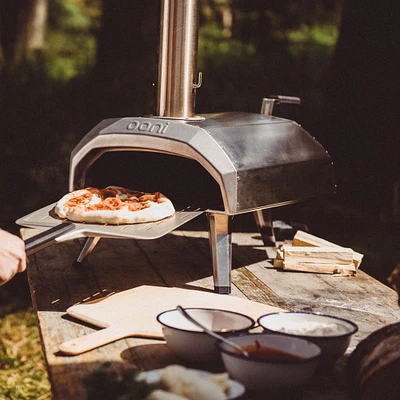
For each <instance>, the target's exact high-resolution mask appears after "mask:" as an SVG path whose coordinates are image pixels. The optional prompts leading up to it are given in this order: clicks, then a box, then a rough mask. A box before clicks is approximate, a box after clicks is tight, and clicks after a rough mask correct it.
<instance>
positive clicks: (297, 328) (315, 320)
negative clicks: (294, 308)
mask: <svg viewBox="0 0 400 400" xmlns="http://www.w3.org/2000/svg"><path fill="white" fill-rule="evenodd" d="M257 322H258V323H259V325H260V326H261V327H262V328H263V329H264V331H265V332H270V333H279V334H282V335H285V336H286V337H297V338H301V339H306V340H309V341H311V342H313V343H315V344H317V345H318V346H319V347H320V348H321V352H322V355H321V366H322V367H329V366H332V364H333V363H335V361H336V360H337V359H338V358H339V357H340V356H341V355H342V354H344V352H345V351H346V349H347V347H348V346H349V343H350V339H351V336H352V335H353V334H354V333H356V332H357V331H358V326H357V325H356V324H355V323H354V322H351V321H348V320H345V319H343V318H338V317H335V316H332V315H326V314H320V313H312V312H280V313H273V314H267V315H263V316H262V317H260V318H259V319H258V320H257Z"/></svg>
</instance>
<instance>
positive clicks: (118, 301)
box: [59, 285, 283, 354]
mask: <svg viewBox="0 0 400 400" xmlns="http://www.w3.org/2000/svg"><path fill="white" fill-rule="evenodd" d="M178 305H181V306H182V307H201V308H213V309H221V310H228V311H233V312H237V313H242V314H245V315H248V316H249V317H251V318H253V320H254V321H257V318H259V317H260V316H262V315H264V314H269V313H272V312H279V311H283V310H282V309H279V308H277V307H272V306H269V305H266V304H262V303H257V302H254V301H250V300H247V299H240V298H237V297H231V296H222V295H218V294H215V293H207V292H203V291H199V290H190V289H181V288H167V287H160V286H149V285H143V286H140V287H137V288H134V289H130V290H126V291H123V292H120V293H116V294H113V295H111V296H109V297H106V298H104V299H101V300H98V301H91V302H85V303H82V304H77V305H74V306H72V307H70V308H68V309H67V313H68V315H70V316H72V317H74V318H77V319H79V320H81V321H83V322H87V323H90V324H92V325H95V326H98V327H101V328H105V329H102V330H99V331H96V332H93V333H92V334H89V335H86V336H80V337H78V338H76V339H72V340H70V341H68V342H65V343H62V344H61V345H60V347H59V348H60V350H61V351H62V352H64V353H66V354H80V353H83V352H85V351H88V350H92V349H94V348H96V347H99V346H102V345H104V344H107V343H110V342H113V341H115V340H118V339H122V338H125V337H127V336H139V337H146V338H153V339H162V338H163V333H162V327H161V325H160V323H159V322H158V321H157V319H156V318H157V315H158V314H160V313H161V312H163V311H166V310H170V309H174V308H176V307H177V306H178Z"/></svg>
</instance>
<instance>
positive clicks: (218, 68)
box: [0, 0, 400, 399]
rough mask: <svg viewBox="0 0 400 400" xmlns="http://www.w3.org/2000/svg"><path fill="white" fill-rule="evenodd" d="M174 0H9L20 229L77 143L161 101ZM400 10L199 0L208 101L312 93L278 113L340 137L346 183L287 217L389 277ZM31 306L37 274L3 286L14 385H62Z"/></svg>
mask: <svg viewBox="0 0 400 400" xmlns="http://www.w3.org/2000/svg"><path fill="white" fill-rule="evenodd" d="M159 3H160V1H159V0H136V1H134V0H51V1H48V0H19V1H14V0H1V2H0V150H1V152H0V187H1V188H2V190H0V204H1V207H0V226H1V227H2V228H4V229H8V230H10V231H12V232H14V233H18V227H17V226H16V225H15V222H14V221H15V220H16V219H17V218H19V217H20V216H23V215H25V214H27V213H29V212H32V211H34V210H36V209H38V208H41V207H43V206H45V205H48V204H50V203H52V202H54V201H56V200H58V199H59V198H60V197H61V196H62V195H63V194H64V193H65V192H66V191H67V190H68V170H69V157H70V154H71V151H72V149H73V148H74V146H75V145H76V144H77V143H78V142H79V140H80V139H81V138H82V137H83V136H84V135H85V134H86V133H87V132H88V131H89V130H90V129H91V128H92V127H93V126H95V125H96V124H97V123H99V122H100V121H102V120H103V119H105V118H109V117H130V116H141V115H146V114H151V113H152V111H153V103H154V88H153V83H154V82H155V77H156V75H155V74H156V70H155V64H156V50H157V40H158V37H157V32H158V26H159V11H158V10H159ZM397 8H398V7H395V2H394V1H392V0H387V1H384V2H376V1H372V0H352V1H350V0H324V1H314V0H301V1H299V0H297V1H295V0H286V1H279V2H278V1H270V0H200V32H199V54H198V70H199V71H202V73H203V77H204V79H203V85H202V87H201V88H200V89H199V90H198V91H197V101H196V112H197V113H199V114H201V113H212V112H220V111H247V112H256V113H257V112H259V111H260V107H261V100H262V98H263V97H266V96H268V95H271V94H283V95H291V96H298V97H300V98H301V100H302V105H301V106H300V107H297V108H296V109H293V108H291V107H288V108H286V109H285V108H284V107H282V108H279V107H277V110H276V113H277V114H280V115H282V116H284V117H288V118H290V119H294V120H296V121H298V122H299V123H300V124H301V125H302V126H303V127H304V128H305V129H306V130H308V131H309V132H310V133H311V134H312V135H313V136H315V137H316V139H317V140H318V141H320V142H321V143H322V144H323V145H324V147H325V148H326V149H327V150H328V152H329V153H330V155H331V156H332V159H333V161H334V167H335V174H336V182H337V193H336V195H334V196H332V197H329V198H328V199H322V200H320V201H316V202H315V201H312V202H307V203H305V204H302V205H299V206H289V207H286V208H285V207H284V208H283V209H284V210H278V213H277V215H278V216H279V217H282V218H287V219H288V220H289V221H290V220H294V221H296V222H302V223H305V224H307V226H308V227H309V228H310V230H311V231H312V233H314V234H317V235H319V236H322V237H324V238H325V239H328V240H332V241H334V242H336V243H338V244H342V245H345V246H348V247H352V248H354V249H355V250H358V251H360V252H362V253H363V254H365V258H364V261H363V269H364V270H366V271H367V272H369V273H371V274H372V275H373V276H375V277H377V278H378V279H379V280H381V281H382V282H385V283H386V277H387V276H388V274H389V273H390V271H391V270H392V269H393V268H394V267H395V265H396V264H397V263H399V262H400V249H398V247H399V246H398V243H399V239H400V233H399V219H400V168H399V164H400V157H399V150H400V139H399V132H398V126H399V123H398V117H399V115H400V113H399V105H398V98H399V94H400V90H399V79H398V62H397V58H398V52H399V50H398V49H399V48H400V47H399V37H400V32H399V30H400V28H399V24H398V16H397V15H396V10H397ZM29 307H30V299H29V292H28V289H27V286H26V276H25V274H22V275H21V276H18V277H17V278H15V279H14V280H13V281H12V282H10V283H8V284H6V285H5V286H3V287H1V288H0V317H1V318H2V322H1V327H2V328H0V330H1V332H0V333H2V332H3V331H2V330H3V329H6V332H7V335H9V337H10V339H9V342H8V344H7V345H6V344H5V342H4V339H2V342H1V346H0V369H2V370H4V371H6V372H7V379H6V378H4V379H5V380H4V382H3V380H2V376H1V375H0V398H1V395H4V393H6V395H4V396H5V398H13V399H14V398H15V399H17V398H24V399H25V398H26V399H28V398H35V399H38V398H47V397H46V396H48V395H49V394H48V384H47V383H46V378H45V370H44V367H43V366H42V365H41V363H42V361H41V359H40V355H37V352H38V346H39V345H38V339H37V336H35V335H37V332H36V331H35V321H34V318H33V319H32V313H31V310H30V308H29ZM21 313H22V314H21ZM5 321H11V322H8V323H7V322H5ZM14 324H15V326H14ZM10 326H11V328H10ZM21 326H24V327H27V332H28V333H27V335H28V336H29V335H31V336H32V337H33V338H35V337H36V339H32V337H30V339H29V340H28V339H27V336H22V338H21V343H27V342H30V343H36V344H37V347H36V348H35V347H33V348H32V349H30V350H27V349H26V348H25V347H23V346H22V345H21V346H22V347H23V349H24V350H23V351H22V353H21V348H20V347H18V346H17V347H15V346H14V345H12V344H11V343H13V342H15V341H16V340H15V335H16V332H17V331H18V330H19V331H20V332H22V331H23V330H22V329H21ZM13 335H14V336H13ZM0 336H1V335H0ZM2 337H3V338H5V337H6V336H4V332H3V335H2ZM24 346H25V345H24ZM30 351H32V354H34V355H35V356H32V355H30V356H29V357H27V352H28V353H29V352H30ZM39 352H40V350H39ZM36 357H39V358H36ZM29 358H30V359H31V362H32V363H34V364H35V365H36V369H35V368H33V369H32V365H31V364H29V363H28V364H27V360H28V359H29ZM25 367H26V368H25ZM29 368H30V369H29ZM10 371H12V373H13V374H14V375H15V380H16V381H18V380H23V379H25V384H24V385H25V387H27V389H26V390H28V392H24V393H23V394H21V392H19V390H23V389H22V386H23V385H21V386H19V385H18V384H16V383H15V381H13V380H11V381H10V378H9V376H10ZM29 371H33V372H29ZM35 373H37V374H38V376H36V375H35ZM26 374H28V376H29V379H31V380H30V381H29V382H31V385H27V384H26V380H27V379H28V378H27V375H26ZM14 375H12V374H11V376H14ZM4 376H6V375H4ZM42 379H43V380H42ZM43 382H44V383H43ZM13 388H14V389H13ZM2 390H3V392H4V393H2ZM13 391H14V392H13ZM7 396H8V397H7ZM24 396H25V397H24ZM29 396H32V397H29ZM40 396H43V397H40Z"/></svg>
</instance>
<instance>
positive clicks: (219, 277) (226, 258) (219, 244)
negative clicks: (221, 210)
mask: <svg viewBox="0 0 400 400" xmlns="http://www.w3.org/2000/svg"><path fill="white" fill-rule="evenodd" d="M208 222H209V229H210V231H209V239H210V248H211V256H212V264H213V273H214V290H215V292H216V293H221V294H229V293H230V292H231V267H232V232H231V230H230V226H229V225H230V224H229V222H230V217H229V216H228V215H226V214H211V213H210V214H208Z"/></svg>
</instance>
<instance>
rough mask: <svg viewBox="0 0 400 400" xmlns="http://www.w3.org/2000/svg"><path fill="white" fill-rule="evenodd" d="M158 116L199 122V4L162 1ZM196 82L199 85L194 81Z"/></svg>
mask: <svg viewBox="0 0 400 400" xmlns="http://www.w3.org/2000/svg"><path fill="white" fill-rule="evenodd" d="M160 14H161V18H160V38H159V48H158V66H157V101H156V107H155V108H156V109H155V115H156V116H158V117H161V118H177V119H185V120H186V119H187V120H192V119H197V118H196V117H195V102H196V89H197V88H198V87H200V85H201V73H199V77H198V79H196V69H197V42H198V25H199V5H198V0H161V13H160ZM195 79H196V81H195Z"/></svg>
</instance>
